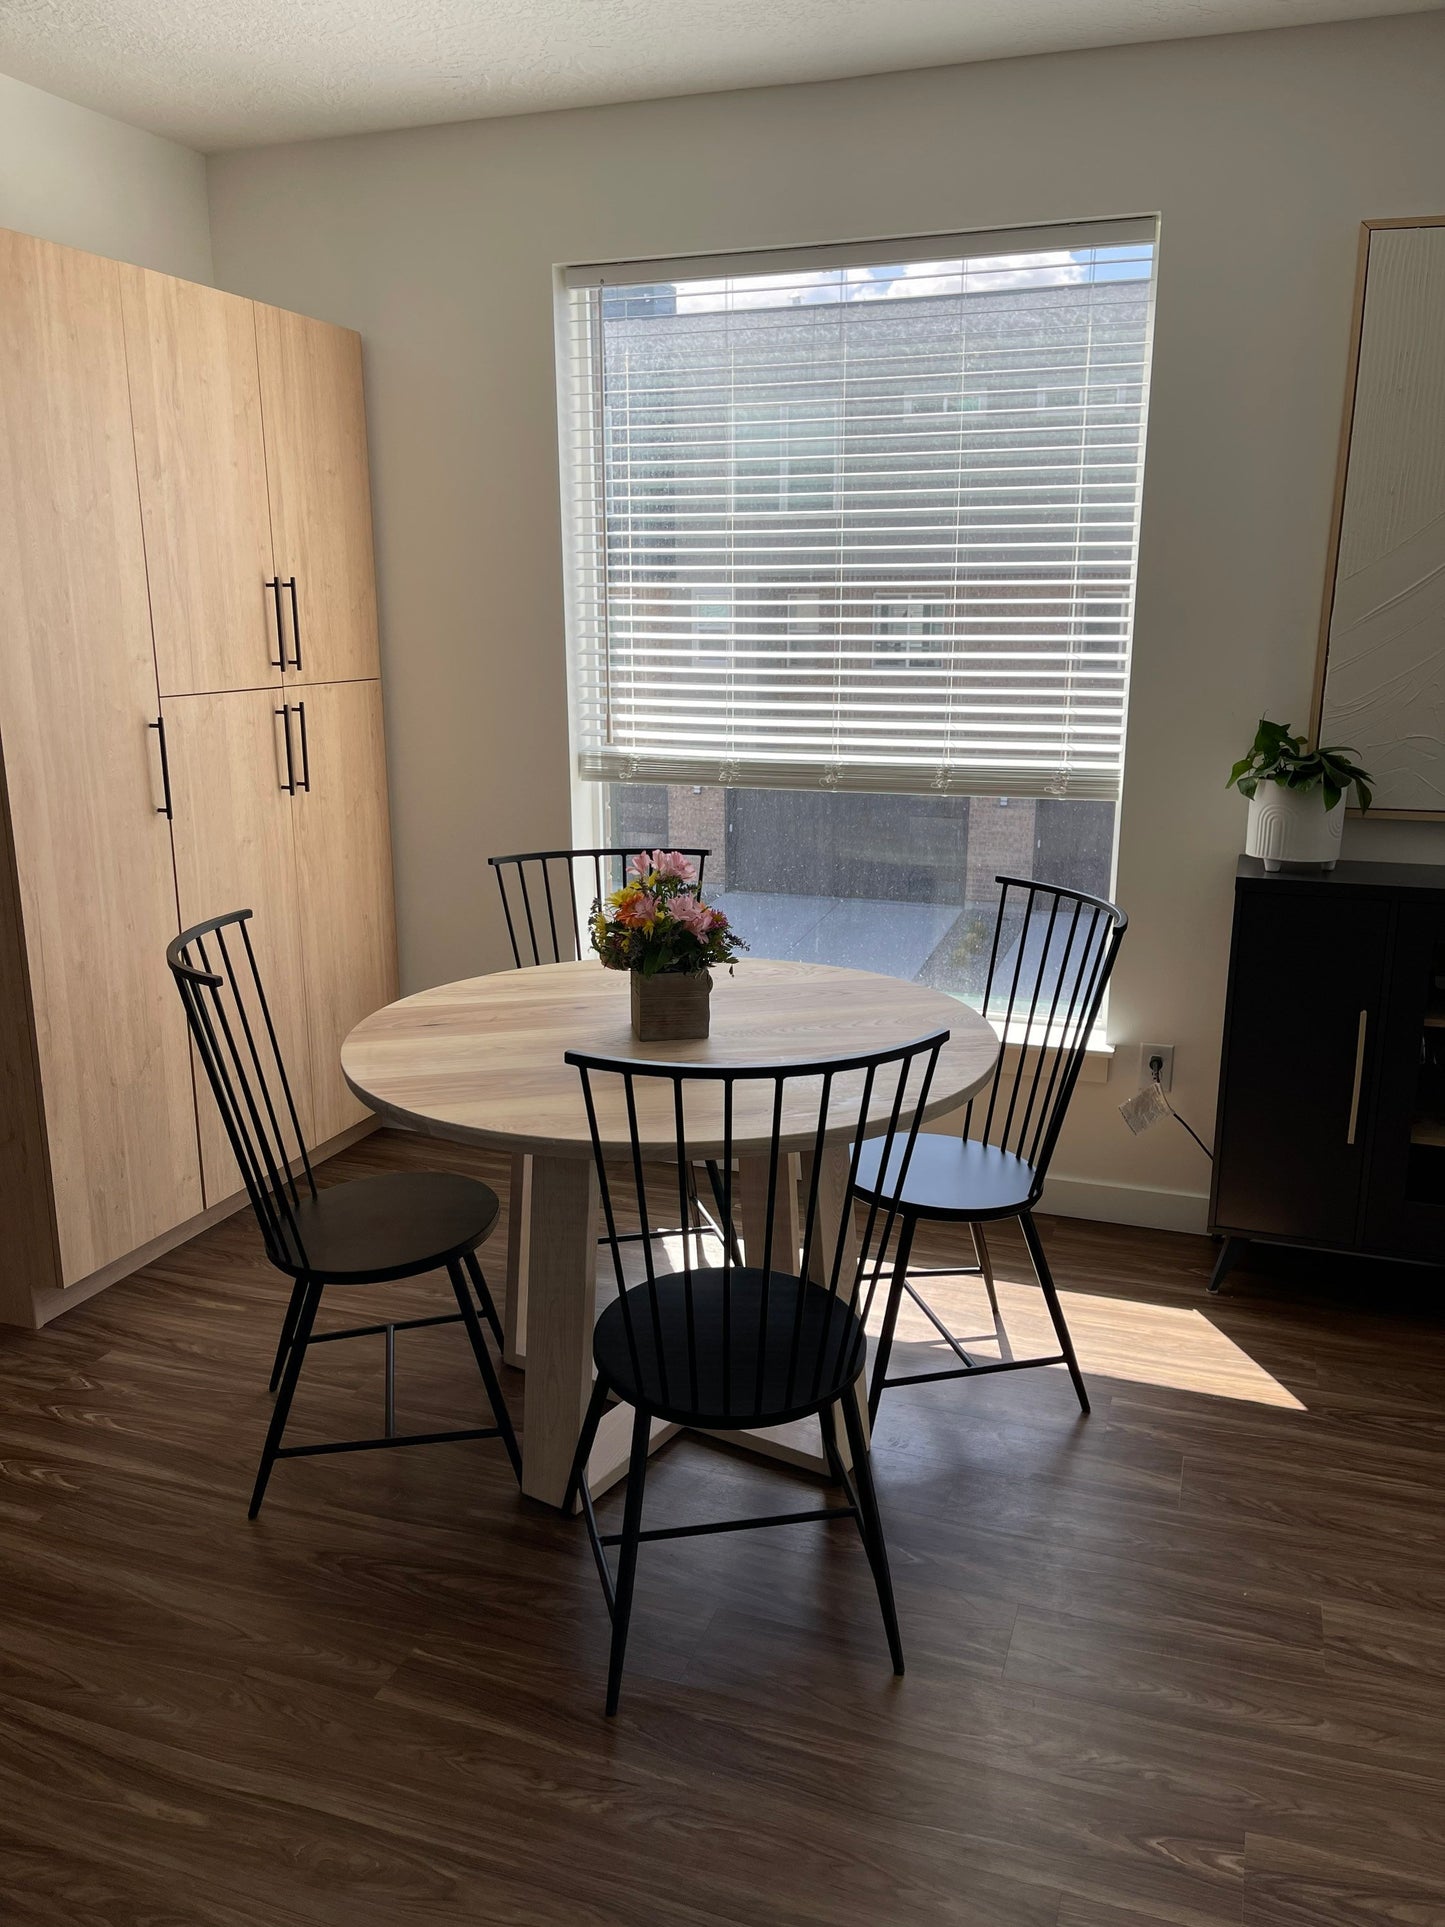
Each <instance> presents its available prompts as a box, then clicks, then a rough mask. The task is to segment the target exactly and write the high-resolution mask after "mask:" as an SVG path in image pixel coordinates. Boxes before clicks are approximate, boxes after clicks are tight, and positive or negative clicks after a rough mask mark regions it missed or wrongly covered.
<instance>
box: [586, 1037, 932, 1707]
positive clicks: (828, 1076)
mask: <svg viewBox="0 0 1445 1927" xmlns="http://www.w3.org/2000/svg"><path fill="white" fill-rule="evenodd" d="M947 1038H948V1032H947V1031H939V1032H937V1033H936V1034H935V1035H933V1036H929V1037H922V1038H918V1039H916V1040H915V1041H914V1042H912V1043H907V1044H903V1045H900V1046H898V1047H896V1048H894V1049H892V1050H886V1051H876V1052H873V1053H870V1054H868V1055H861V1056H856V1057H837V1058H831V1059H827V1060H824V1061H822V1062H817V1063H801V1064H788V1065H782V1066H756V1065H753V1066H738V1067H733V1066H724V1065H718V1066H712V1065H707V1066H703V1065H696V1064H656V1063H638V1062H636V1061H634V1060H632V1059H626V1058H616V1059H614V1058H606V1057H592V1056H587V1055H584V1054H583V1053H581V1052H578V1051H569V1052H568V1053H567V1062H568V1063H569V1064H575V1065H576V1066H577V1068H578V1070H579V1071H580V1073H581V1077H582V1092H583V1101H584V1103H585V1106H586V1111H587V1120H588V1124H589V1126H590V1128H591V1133H592V1150H593V1156H594V1159H595V1161H596V1165H597V1176H598V1183H599V1188H600V1193H601V1200H602V1211H603V1217H604V1220H605V1223H606V1226H607V1242H608V1243H609V1244H610V1246H611V1248H612V1262H613V1270H614V1273H615V1276H616V1281H617V1290H618V1295H617V1298H616V1299H615V1301H614V1302H613V1303H612V1304H610V1305H609V1306H608V1307H607V1309H606V1310H605V1311H604V1312H603V1313H602V1316H601V1317H600V1318H599V1319H598V1321H597V1327H596V1331H595V1334H594V1338H593V1347H592V1352H593V1362H594V1364H595V1365H596V1368H597V1378H596V1383H595V1385H594V1388H593V1393H592V1400H591V1403H590V1405H589V1406H588V1410H587V1416H586V1419H585V1421H584V1423H583V1427H582V1434H581V1437H580V1439H579V1440H578V1443H577V1454H576V1458H575V1460H574V1462H573V1466H572V1473H571V1478H570V1480H569V1483H568V1489H567V1496H566V1499H565V1501H564V1508H565V1510H567V1511H570V1510H571V1509H572V1506H573V1504H574V1503H575V1501H576V1499H577V1498H578V1496H579V1494H580V1496H581V1500H582V1509H583V1513H584V1515H585V1518H586V1523H587V1531H588V1535H589V1537H590V1539H591V1542H592V1550H593V1554H594V1556H595V1558H596V1561H597V1568H598V1571H599V1573H600V1575H601V1578H602V1586H603V1592H604V1595H605V1597H606V1600H607V1606H608V1610H609V1612H610V1613H611V1615H612V1654H611V1663H610V1666H609V1669H608V1678H607V1711H608V1713H609V1714H611V1713H614V1712H616V1710H617V1698H618V1693H619V1691H620V1688H621V1682H622V1668H623V1662H624V1658H625V1655H626V1650H627V1627H628V1620H629V1618H630V1616H631V1611H632V1592H633V1581H634V1577H635V1574H636V1570H637V1551H638V1547H639V1545H640V1544H641V1543H642V1541H644V1540H656V1539H681V1538H690V1537H692V1536H694V1535H696V1534H701V1533H711V1532H736V1531H741V1530H744V1529H746V1528H749V1527H754V1526H769V1525H795V1524H799V1523H802V1522H804V1521H808V1520H815V1519H834V1518H851V1519H852V1520H853V1521H854V1522H855V1523H856V1525H857V1527H858V1530H859V1533H860V1535H861V1537H862V1540H863V1545H864V1549H865V1551H866V1552H867V1555H868V1561H869V1564H870V1566H871V1567H872V1571H873V1580H874V1584H875V1586H876V1588H877V1591H878V1601H879V1605H880V1606H881V1608H882V1612H883V1622H884V1626H885V1628H886V1630H887V1634H888V1646H889V1651H890V1653H891V1654H892V1657H893V1669H894V1671H895V1672H896V1673H901V1672H902V1671H903V1649H902V1645H901V1643H900V1640H899V1633H898V1618H897V1614H896V1612H895V1610H894V1604H893V1590H892V1584H891V1581H890V1579H889V1574H888V1554H887V1551H886V1548H885V1546H884V1541H883V1528H882V1525H881V1523H880V1520H879V1516H878V1502H877V1498H876V1495H875V1493H874V1489H873V1477H872V1472H871V1470H870V1467H869V1461H868V1446H867V1441H866V1437H865V1433H864V1426H863V1419H862V1414H861V1412H860V1410H859V1406H858V1397H857V1380H858V1377H859V1374H860V1373H861V1372H862V1370H863V1367H864V1363H865V1360H866V1356H867V1341H866V1339H865V1337H864V1323H865V1320H866V1318H867V1312H868V1307H867V1304H866V1303H860V1293H861V1292H862V1291H863V1285H864V1279H865V1276H867V1275H869V1272H870V1253H871V1252H872V1251H873V1248H874V1243H875V1238H876V1239H877V1241H878V1249H879V1250H880V1251H881V1250H882V1249H883V1247H884V1244H885V1243H886V1240H887V1238H888V1235H889V1233H890V1231H891V1230H892V1227H893V1220H894V1215H895V1207H894V1205H893V1204H892V1202H891V1201H890V1200H889V1199H888V1198H887V1197H886V1196H884V1195H883V1194H882V1193H881V1192H880V1191H878V1190H875V1192H874V1195H873V1198H872V1200H871V1202H870V1208H869V1210H868V1212H867V1214H866V1225H865V1226H864V1228H863V1230H862V1233H861V1236H860V1235H859V1233H858V1227H857V1223H856V1219H855V1213H854V1196H855V1189H856V1179H857V1170H858V1157H859V1148H858V1147H860V1146H861V1145H862V1144H863V1142H864V1141H865V1134H866V1141H868V1142H870V1143H872V1142H876V1143H877V1144H879V1145H880V1147H881V1149H882V1155H883V1157H884V1160H885V1163H886V1164H887V1166H888V1168H890V1169H894V1170H897V1171H898V1173H899V1174H900V1177H906V1174H907V1171H908V1166H909V1159H910V1156H911V1153H912V1150H913V1146H914V1143H915V1141H916V1140H917V1137H918V1124H919V1119H920V1118H921V1116H922V1114H923V1109H924V1106H925V1104H926V1103H927V1099H928V1091H929V1087H930V1085H931V1083H932V1080H933V1075H934V1071H935V1069H936V1066H937V1063H938V1054H939V1051H940V1050H941V1049H942V1047H943V1044H944V1043H945V1042H946V1041H947ZM602 1116H605V1118H606V1120H607V1128H606V1129H605V1130H604V1129H603V1128H602V1125H601V1123H600V1121H599V1120H600V1117H602ZM873 1133H877V1136H876V1137H874V1136H873V1135H872V1134H873ZM607 1141H610V1142H612V1143H618V1142H622V1141H626V1142H627V1143H628V1145H629V1147H630V1167H631V1168H630V1174H629V1175H630V1189H631V1191H632V1193H633V1194H634V1195H635V1199H636V1205H637V1210H638V1213H639V1216H640V1218H641V1221H642V1232H643V1237H642V1240H641V1251H642V1262H643V1266H644V1270H645V1278H644V1280H643V1281H642V1282H641V1283H634V1284H631V1285H629V1283H628V1281H627V1278H626V1275H625V1272H624V1267H623V1252H624V1249H625V1248H626V1241H625V1234H624V1233H623V1232H622V1231H621V1230H620V1229H619V1225H618V1201H617V1195H616V1188H615V1183H614V1181H613V1178H612V1176H611V1174H610V1173H609V1170H608V1161H607V1158H606V1156H605V1155H604V1143H605V1142H607ZM850 1145H851V1146H852V1147H853V1149H852V1150H851V1152H850V1151H849V1149H848V1147H849V1146H850ZM739 1146H744V1147H745V1149H746V1151H747V1155H748V1158H749V1159H750V1160H756V1163H755V1164H754V1165H753V1166H752V1170H751V1171H750V1174H749V1182H751V1183H754V1184H756V1186H757V1194H758V1197H759V1200H760V1201H761V1199H762V1194H763V1192H764V1190H765V1192H766V1201H765V1206H764V1209H763V1211H762V1215H761V1217H760V1219H759V1225H760V1229H759V1230H758V1231H757V1232H756V1233H750V1234H749V1235H750V1239H754V1238H755V1239H756V1240H757V1242H758V1243H759V1245H760V1249H752V1248H750V1249H749V1250H748V1252H747V1254H746V1255H747V1263H746V1264H740V1263H738V1262H737V1261H736V1260H735V1258H734V1255H733V1247H732V1245H731V1244H730V1242H729V1241H727V1240H722V1241H721V1243H720V1253H721V1258H722V1263H721V1265H714V1266H705V1265H703V1264H702V1262H701V1258H702V1255H703V1254H702V1253H701V1252H699V1258H698V1262H697V1263H696V1264H695V1263H694V1262H693V1258H692V1241H691V1239H689V1238H683V1239H681V1240H680V1250H681V1254H682V1270H681V1271H680V1272H672V1273H661V1272H659V1271H658V1269H657V1262H656V1253H655V1247H654V1244H653V1241H652V1237H651V1235H649V1234H650V1228H651V1223H652V1215H651V1214H652V1208H653V1203H654V1198H656V1199H657V1201H659V1202H663V1203H665V1206H666V1208H667V1210H668V1211H669V1212H670V1211H671V1209H672V1207H673V1205H674V1203H676V1204H678V1205H683V1204H685V1199H686V1190H687V1176H686V1172H687V1168H688V1165H689V1162H690V1160H691V1159H692V1158H694V1157H697V1156H699V1155H702V1154H704V1153H708V1154H710V1155H711V1156H712V1157H713V1158H714V1159H715V1160H716V1161H717V1164H718V1168H719V1170H720V1172H721V1173H722V1184H723V1193H724V1195H723V1211H724V1217H725V1220H726V1221H728V1222H731V1218H732V1205H733V1197H732V1192H733V1184H734V1172H733V1160H734V1156H735V1152H736V1150H737V1148H738V1147H739ZM832 1147H836V1148H837V1150H838V1153H839V1154H840V1155H841V1156H842V1157H843V1159H844V1162H845V1164H846V1166H847V1182H846V1183H845V1184H837V1185H833V1186H828V1185H825V1184H824V1183H823V1182H822V1172H823V1168H824V1160H825V1154H828V1153H829V1152H830V1149H831V1148H832ZM799 1150H801V1151H802V1152H804V1153H805V1156H806V1158H807V1168H808V1172H809V1175H808V1177H807V1179H806V1180H805V1182H804V1185H803V1199H802V1205H803V1209H802V1227H801V1230H802V1243H801V1257H800V1256H799V1251H798V1248H797V1247H796V1246H794V1245H793V1244H792V1242H791V1239H792V1225H793V1220H792V1215H791V1211H790V1209H789V1208H788V1206H787V1202H786V1191H787V1187H788V1186H789V1184H790V1183H791V1177H790V1163H789V1159H790V1155H791V1153H792V1152H794V1151H799ZM649 1174H650V1175H649ZM830 1193H831V1195H830ZM775 1259H776V1263H775ZM795 1266H796V1267H797V1269H796V1270H795V1269H794V1267H795ZM871 1270H872V1275H873V1276H874V1277H875V1278H876V1276H877V1268H876V1266H873V1267H872V1268H871ZM614 1398H616V1399H619V1400H621V1401H622V1402H623V1403H624V1404H627V1405H630V1406H631V1407H632V1408H633V1424H632V1450H631V1457H630V1460H629V1469H628V1475H627V1496H626V1504H625V1509H624V1516H623V1524H622V1531H621V1532H620V1533H610V1534H604V1533H601V1532H599V1530H598V1526H597V1518H596V1514H595V1512H594V1510H593V1505H592V1496H591V1493H590V1492H589V1490H588V1487H587V1478H586V1468H587V1460H588V1456H589V1454H590V1453H591V1450H592V1446H593V1443H594V1441H595V1439H596V1436H597V1428H598V1425H599V1424H600V1423H601V1420H602V1415H603V1413H604V1411H605V1410H606V1408H607V1405H608V1403H609V1402H610V1401H611V1400H612V1399H614ZM840 1410H841V1415H842V1422H843V1427H844V1431H845V1433H846V1436H847V1440H848V1446H849V1451H850V1454H851V1457H852V1462H853V1463H852V1472H851V1474H850V1473H849V1471H848V1470H847V1468H846V1467H845V1466H844V1464H843V1460H842V1454H841V1452H840V1451H839V1448H838V1442H837V1433H836V1426H837V1417H838V1413H839V1411H840ZM814 1415H816V1416H817V1417H818V1419H819V1421H820V1425H821V1429H822V1434H823V1444H824V1450H825V1452H826V1453H827V1456H828V1462H829V1465H830V1467H831V1469H832V1473H833V1477H834V1479H835V1481H836V1483H837V1484H838V1485H840V1486H841V1487H842V1490H843V1494H844V1498H845V1501H846V1503H845V1504H843V1505H841V1506H822V1507H816V1508H813V1509H810V1510H807V1511H801V1512H784V1513H774V1514H770V1515H766V1516H763V1517H757V1518H744V1519H725V1520H721V1521H713V1522H710V1523H707V1524H703V1525H690V1526H665V1527H659V1528H657V1529H654V1530H651V1531H646V1532H644V1531H643V1529H642V1493H643V1484H644V1481H645V1478H646V1474H647V1450H648V1441H649V1437H650V1434H651V1425H652V1421H653V1419H661V1420H664V1421H666V1422H667V1423H669V1424H674V1425H684V1426H696V1427H700V1428H702V1429H704V1430H708V1431H729V1432H735V1431H757V1430H760V1429H762V1428H764V1427H767V1426H771V1425H782V1424H787V1423H789V1422H790V1421H792V1420H796V1419H803V1418H809V1417H812V1416H814ZM612 1545H615V1546H618V1547H620V1553H619V1558H618V1569H617V1576H616V1578H615V1580H614V1578H613V1576H612V1571H611V1568H610V1566H609V1564H608V1560H607V1554H606V1548H607V1547H608V1546H612Z"/></svg>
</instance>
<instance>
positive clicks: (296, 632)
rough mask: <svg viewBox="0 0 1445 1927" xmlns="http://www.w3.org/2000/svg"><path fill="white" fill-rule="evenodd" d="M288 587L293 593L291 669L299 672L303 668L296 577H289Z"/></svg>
mask: <svg viewBox="0 0 1445 1927" xmlns="http://www.w3.org/2000/svg"><path fill="white" fill-rule="evenodd" d="M286 587H287V588H288V589H289V590H290V591H291V655H292V658H293V660H292V663H291V667H292V668H293V669H296V670H299V669H300V667H301V610H300V608H299V607H298V606H297V601H296V578H295V576H294V575H293V576H290V577H288V579H287V582H286Z"/></svg>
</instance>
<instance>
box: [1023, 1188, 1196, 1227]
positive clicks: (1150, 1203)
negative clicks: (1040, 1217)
mask: <svg viewBox="0 0 1445 1927" xmlns="http://www.w3.org/2000/svg"><path fill="white" fill-rule="evenodd" d="M1039 1209H1040V1211H1047V1212H1050V1213H1052V1214H1053V1216H1055V1217H1058V1218H1094V1219H1097V1220H1099V1221H1100V1222H1102V1223H1104V1224H1138V1225H1145V1226H1147V1227H1148V1228H1149V1229H1150V1230H1151V1231H1200V1232H1202V1231H1203V1230H1204V1229H1205V1228H1206V1226H1207V1225H1208V1222H1209V1198H1208V1194H1207V1193H1205V1192H1203V1191H1164V1190H1160V1189H1158V1188H1157V1187H1156V1186H1154V1185H1150V1184H1106V1183H1104V1182H1102V1181H1101V1180H1099V1179H1095V1178H1065V1177H1051V1178H1050V1179H1049V1180H1048V1182H1047V1183H1046V1184H1045V1185H1044V1195H1043V1198H1042V1199H1041V1201H1040V1204H1039Z"/></svg>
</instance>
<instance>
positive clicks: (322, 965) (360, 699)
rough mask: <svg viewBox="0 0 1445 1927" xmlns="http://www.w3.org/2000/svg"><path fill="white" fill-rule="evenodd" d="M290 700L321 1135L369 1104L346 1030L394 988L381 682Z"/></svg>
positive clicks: (324, 688)
mask: <svg viewBox="0 0 1445 1927" xmlns="http://www.w3.org/2000/svg"><path fill="white" fill-rule="evenodd" d="M295 706H296V707H297V708H299V710H300V715H299V718H298V723H299V726H300V728H301V729H302V730H304V732H305V734H304V737H303V748H304V753H305V754H304V762H305V770H306V774H307V776H308V779H309V785H310V786H309V788H307V789H305V790H303V791H302V792H301V793H299V794H298V796H297V798H296V811H295V816H294V819H293V820H294V823H295V829H296V857H297V864H296V868H297V879H298V886H299V890H300V900H301V909H300V923H301V945H302V955H303V968H304V971H305V976H306V1007H307V1011H308V1015H309V1020H310V1030H311V1090H312V1101H313V1103H314V1104H315V1107H316V1113H315V1114H316V1130H317V1133H318V1135H319V1136H321V1137H323V1138H324V1137H332V1136H334V1135H335V1134H336V1133H337V1132H338V1131H343V1130H345V1129H346V1127H347V1126H348V1125H349V1124H355V1123H356V1122H357V1121H358V1120H359V1119H360V1118H363V1117H365V1116H367V1114H368V1113H367V1111H366V1108H365V1106H364V1105H362V1104H360V1103H358V1101H357V1100H356V1098H354V1097H353V1096H352V1095H351V1092H350V1090H349V1089H348V1088H347V1085H346V1082H345V1079H344V1078H343V1077H342V1075H341V1044H342V1039H343V1038H344V1037H345V1036H346V1034H347V1032H348V1031H349V1030H351V1029H353V1028H354V1026H355V1025H357V1024H359V1023H360V1022H361V1020H362V1018H363V1017H366V1016H369V1015H370V1013H371V1012H372V1011H374V1010H378V1009H380V1007H381V1006H382V1005H383V1004H388V1003H391V1002H392V1000H393V999H394V998H395V996H396V994H397V988H396V924H395V910H394V907H393V898H392V887H391V842H390V834H389V829H388V822H387V804H386V780H385V771H386V748H385V744H384V742H383V740H382V721H381V685H380V684H379V683H376V682H345V683H326V684H322V685H319V686H317V687H314V688H308V689H306V690H304V691H301V692H299V695H298V698H297V702H296V705H295ZM362 772H365V773H366V774H365V778H364V779H363V780H358V777H359V775H360V774H361V773H362Z"/></svg>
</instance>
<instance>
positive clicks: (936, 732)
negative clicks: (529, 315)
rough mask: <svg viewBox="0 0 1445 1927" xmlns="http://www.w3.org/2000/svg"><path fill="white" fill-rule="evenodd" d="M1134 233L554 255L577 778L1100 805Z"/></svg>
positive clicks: (1135, 367)
mask: <svg viewBox="0 0 1445 1927" xmlns="http://www.w3.org/2000/svg"><path fill="white" fill-rule="evenodd" d="M1153 251H1154V250H1153V223H1152V222H1142V221H1135V222H1115V223H1109V224H1105V225H1102V226H1100V227H1095V228H1091V229H1089V230H1078V229H1063V230H1060V229H1049V230H1044V231H1042V232H1041V233H1039V234H1037V235H1032V236H1030V235H1010V236H1006V237H999V236H983V237H977V238H975V239H973V240H971V241H958V240H949V241H947V242H934V241H929V242H925V243H918V242H914V243H910V244H907V245H900V244H894V246H893V247H892V248H891V250H882V249H878V248H874V249H871V250H865V249H827V250H819V251H815V252H811V253H808V254H804V255H797V256H791V255H790V256H772V255H767V256H756V255H754V256H745V257H742V258H741V259H740V260H738V261H731V262H730V261H692V262H674V263H666V264H663V263H656V262H654V263H645V264H642V265H640V266H637V267H630V268H629V267H609V268H579V269H573V270H571V271H569V273H568V275H567V296H566V300H567V312H566V317H565V328H564V336H563V340H564V347H563V356H564V363H565V366H564V371H563V378H564V387H565V391H566V392H565V393H564V411H563V413H564V447H565V452H566V459H567V463H568V467H569V469H570V481H571V490H570V540H569V550H570V556H569V561H570V570H569V579H570V610H569V623H570V630H571V643H572V661H573V686H574V692H575V727H576V746H577V754H578V768H579V771H580V773H581V774H582V775H583V776H585V777H591V778H594V779H598V780H607V781H627V782H674V783H705V784H724V785H743V786H751V787H758V788H792V787H799V786H816V785H822V786H824V787H829V788H848V789H862V790H884V791H887V790H900V791H935V792H950V791H952V792H963V793H967V794H975V795H1006V796H1030V795H1032V796H1082V797H1092V798H1096V799H1098V798H1112V797H1114V796H1115V795H1117V793H1118V788H1119V780H1120V774H1121V769H1122V753H1123V732H1124V707H1125V694H1126V684H1127V677H1128V661H1129V639H1130V629H1131V620H1132V611H1133V596H1134V570H1135V555H1136V548H1137V534H1138V518H1139V488H1140V477H1141V468H1142V459H1143V447H1144V422H1145V409H1146V397H1147V392H1148V362H1149V334H1150V313H1151V288H1152V266H1153ZM925 252H926V254H927V257H928V258H926V259H923V258H916V257H918V256H919V255H920V254H922V253H925Z"/></svg>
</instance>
